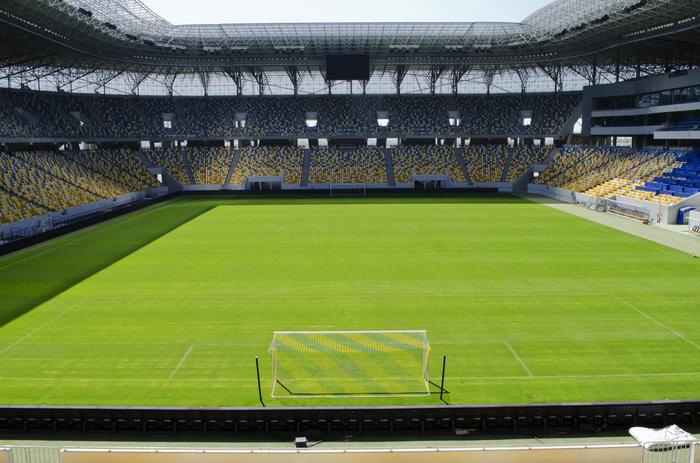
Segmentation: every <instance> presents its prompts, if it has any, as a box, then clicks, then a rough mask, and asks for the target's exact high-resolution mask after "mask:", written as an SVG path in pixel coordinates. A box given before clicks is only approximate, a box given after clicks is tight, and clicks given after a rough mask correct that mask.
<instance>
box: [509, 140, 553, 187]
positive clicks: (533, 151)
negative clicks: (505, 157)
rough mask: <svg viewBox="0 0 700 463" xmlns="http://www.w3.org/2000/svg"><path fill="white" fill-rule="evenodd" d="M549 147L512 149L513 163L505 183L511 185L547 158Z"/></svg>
mask: <svg viewBox="0 0 700 463" xmlns="http://www.w3.org/2000/svg"><path fill="white" fill-rule="evenodd" d="M551 152H552V147H551V146H544V147H542V146H529V145H520V146H518V147H516V148H515V149H514V153H513V161H512V163H511V166H510V170H509V171H508V175H507V176H506V182H508V183H512V182H514V181H516V180H517V179H518V178H520V176H521V175H523V174H524V173H525V172H526V171H527V170H528V169H529V168H530V167H532V166H534V165H535V164H537V163H540V162H542V161H544V160H545V159H547V157H549V155H550V153H551Z"/></svg>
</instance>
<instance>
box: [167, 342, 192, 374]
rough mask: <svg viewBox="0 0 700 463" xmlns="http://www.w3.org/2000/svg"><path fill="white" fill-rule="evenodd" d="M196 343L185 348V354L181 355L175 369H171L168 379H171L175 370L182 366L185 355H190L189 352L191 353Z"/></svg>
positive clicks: (185, 358)
mask: <svg viewBox="0 0 700 463" xmlns="http://www.w3.org/2000/svg"><path fill="white" fill-rule="evenodd" d="M196 345H197V344H191V345H190V348H189V349H187V352H185V355H183V356H182V358H181V359H180V363H178V364H177V366H176V367H175V369H174V370H173V371H172V373H170V376H169V377H168V379H173V378H174V377H175V374H176V373H177V370H179V369H180V367H181V366H182V364H183V363H185V360H187V357H189V356H190V354H191V353H192V351H193V350H194V348H195V346H196Z"/></svg>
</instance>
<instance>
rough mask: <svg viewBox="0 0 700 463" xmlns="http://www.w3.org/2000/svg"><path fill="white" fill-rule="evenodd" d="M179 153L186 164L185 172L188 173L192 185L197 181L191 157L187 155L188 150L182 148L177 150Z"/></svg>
mask: <svg viewBox="0 0 700 463" xmlns="http://www.w3.org/2000/svg"><path fill="white" fill-rule="evenodd" d="M177 153H178V154H179V155H180V158H181V159H182V164H183V165H184V166H185V173H186V174H187V178H188V180H189V181H190V185H194V184H196V183H197V182H195V181H194V174H193V173H192V166H191V165H190V159H189V157H188V156H187V152H186V151H185V150H184V149H182V148H181V149H179V150H177Z"/></svg>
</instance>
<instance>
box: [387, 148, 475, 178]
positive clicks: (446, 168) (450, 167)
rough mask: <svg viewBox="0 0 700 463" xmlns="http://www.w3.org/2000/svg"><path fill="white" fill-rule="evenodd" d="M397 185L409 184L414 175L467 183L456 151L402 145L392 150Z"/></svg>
mask: <svg viewBox="0 0 700 463" xmlns="http://www.w3.org/2000/svg"><path fill="white" fill-rule="evenodd" d="M392 161H393V163H394V175H395V177H396V182H397V183H408V182H411V181H412V178H413V176H414V175H449V176H450V178H451V179H452V181H453V182H465V181H466V179H465V178H464V175H463V174H462V170H461V169H460V166H459V163H458V161H457V158H456V157H455V154H454V149H453V148H452V147H448V146H434V145H401V146H398V147H396V148H395V149H393V150H392Z"/></svg>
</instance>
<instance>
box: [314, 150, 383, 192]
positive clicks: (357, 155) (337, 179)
mask: <svg viewBox="0 0 700 463" xmlns="http://www.w3.org/2000/svg"><path fill="white" fill-rule="evenodd" d="M309 182H310V183H386V182H387V180H386V166H385V164H384V153H383V152H382V149H381V148H379V147H376V146H363V147H359V148H354V149H341V148H334V147H330V148H326V147H322V148H317V149H315V150H314V151H313V153H312V157H311V171H310V174H309Z"/></svg>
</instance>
